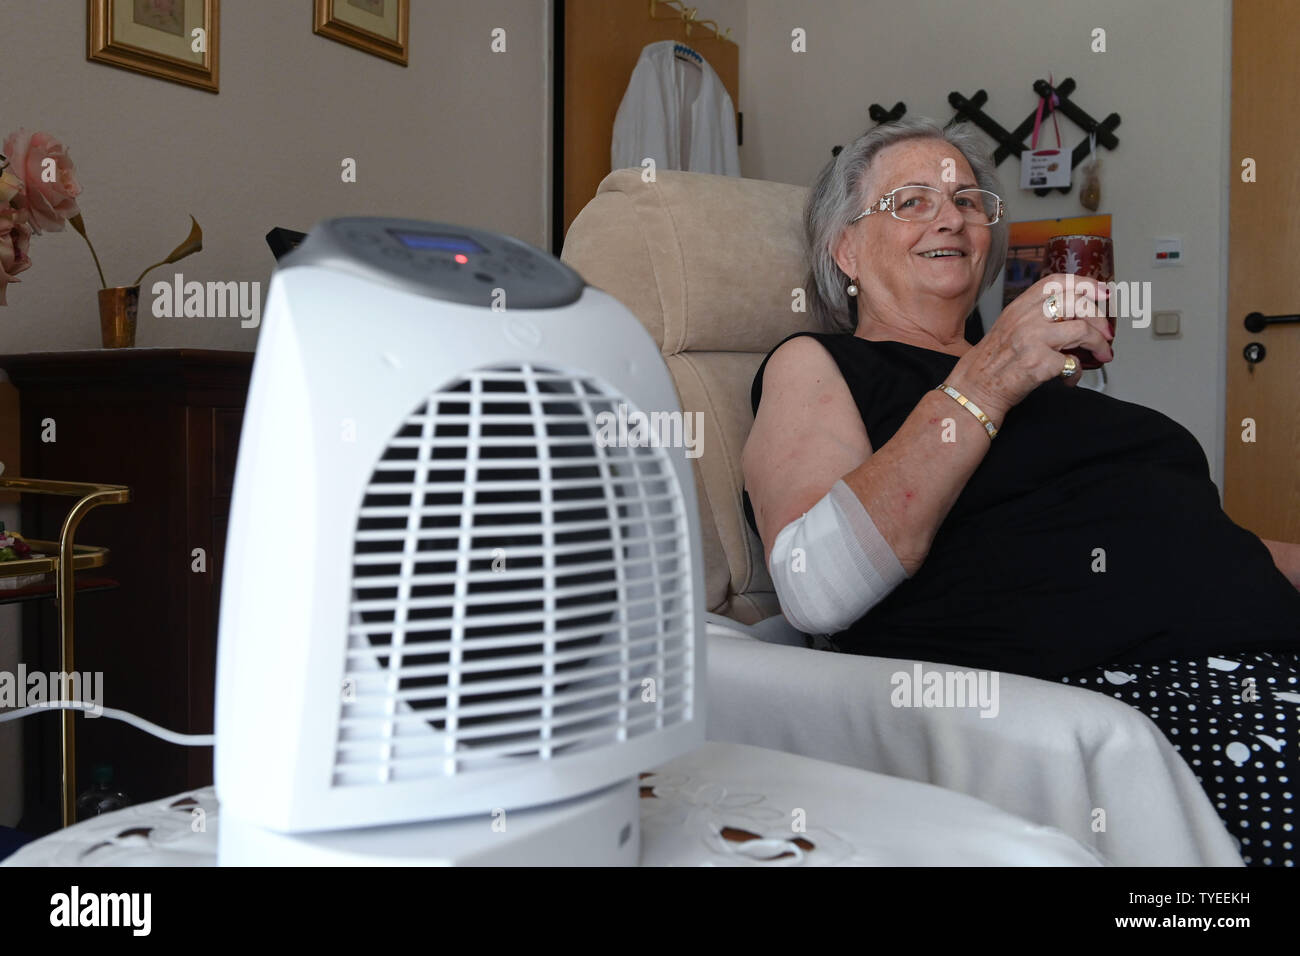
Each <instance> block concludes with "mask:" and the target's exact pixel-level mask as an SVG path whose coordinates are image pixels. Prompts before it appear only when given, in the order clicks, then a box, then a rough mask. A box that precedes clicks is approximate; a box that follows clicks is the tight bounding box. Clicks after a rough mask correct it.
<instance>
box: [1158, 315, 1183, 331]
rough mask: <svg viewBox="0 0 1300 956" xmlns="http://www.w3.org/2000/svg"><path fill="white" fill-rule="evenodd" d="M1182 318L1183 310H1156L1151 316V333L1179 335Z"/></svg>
mask: <svg viewBox="0 0 1300 956" xmlns="http://www.w3.org/2000/svg"><path fill="white" fill-rule="evenodd" d="M1182 318H1183V313H1181V312H1156V313H1155V314H1154V315H1152V316H1151V334H1152V335H1177V334H1178V330H1179V327H1180V326H1181V323H1182Z"/></svg>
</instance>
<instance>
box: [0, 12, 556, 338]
mask: <svg viewBox="0 0 1300 956" xmlns="http://www.w3.org/2000/svg"><path fill="white" fill-rule="evenodd" d="M311 9H312V5H311V4H310V3H307V2H293V0H274V2H266V0H226V2H225V3H223V4H222V5H221V48H220V58H221V63H220V82H221V92H220V93H219V94H217V95H215V96H214V95H213V94H211V93H206V92H203V91H201V90H196V89H191V88H189V87H185V86H180V85H177V84H174V83H167V82H164V81H162V80H157V79H153V78H152V77H146V76H143V75H141V74H137V73H130V72H127V71H125V70H120V69H116V68H114V67H110V66H105V65H103V64H100V63H91V62H89V61H87V59H86V5H85V4H84V3H74V2H69V0H60V2H58V3H51V2H46V0H5V2H4V3H3V4H0V63H2V64H3V76H4V94H3V108H2V109H0V137H2V136H5V135H8V133H9V132H10V131H12V130H13V129H15V128H17V127H19V126H26V127H27V128H28V129H41V130H47V131H49V132H51V133H52V134H54V135H55V136H57V137H59V138H60V139H61V140H63V141H64V143H66V144H67V146H68V148H69V150H70V152H71V155H72V159H73V162H74V163H75V164H76V166H77V172H78V175H79V178H80V181H81V185H82V187H83V190H84V192H83V193H82V195H81V198H80V200H79V201H80V204H81V209H82V213H83V215H84V217H85V221H86V225H87V228H88V230H89V231H90V235H91V238H92V239H93V240H94V241H95V246H96V249H97V250H98V252H99V256H100V259H101V261H102V262H103V265H104V272H105V276H106V277H107V279H108V283H109V284H110V285H125V284H127V283H129V282H131V281H133V280H134V279H135V277H136V276H137V275H138V274H139V272H140V270H142V269H143V268H144V267H145V266H146V265H148V264H150V263H151V262H156V261H157V260H158V259H161V258H162V257H163V256H164V255H166V254H167V252H169V251H170V250H171V248H172V247H173V246H175V245H176V244H177V243H178V242H180V241H181V240H182V239H183V238H184V237H185V235H186V233H187V232H188V229H189V218H188V215H187V214H188V213H193V214H194V216H195V217H196V218H197V219H198V221H199V223H200V225H202V227H203V230H204V236H205V239H204V249H203V252H201V253H199V254H198V255H195V256H193V257H192V258H190V259H187V260H185V261H183V262H181V263H179V264H178V268H179V269H180V271H182V272H183V273H184V275H185V277H186V279H187V280H188V279H197V280H199V281H207V280H221V281H229V280H236V281H260V282H262V283H263V288H262V293H263V295H265V291H266V290H265V282H266V280H267V278H268V276H269V274H270V271H271V266H272V264H273V259H272V257H271V254H270V252H269V250H268V249H267V247H266V243H265V242H264V241H263V240H262V236H263V235H264V234H265V233H266V231H267V230H268V229H270V228H271V227H272V226H287V227H290V228H298V229H302V230H306V229H308V228H310V227H311V225H312V224H313V223H314V222H315V221H316V220H318V219H320V218H323V217H326V216H335V215H357V214H372V215H404V216H413V217H416V218H427V219H442V220H446V221H450V222H458V223H465V224H470V225H475V226H481V227H485V228H489V229H497V230H500V231H503V232H507V233H510V234H512V235H515V236H518V237H519V238H521V239H524V240H525V241H527V242H531V243H533V244H535V245H538V246H541V247H542V248H547V247H549V230H550V212H549V205H550V193H549V188H548V186H547V184H548V183H549V171H548V168H547V155H548V153H549V137H550V116H549V111H550V95H549V83H550V80H549V74H550V66H549V53H548V46H549V36H550V4H549V0H474V2H472V3H471V2H465V0H415V2H413V3H412V4H411V16H410V27H411V52H410V65H409V66H407V67H405V68H403V67H401V66H398V65H396V64H393V63H389V62H388V61H386V60H382V59H379V58H378V57H374V56H370V55H368V54H365V53H362V52H360V51H358V50H355V49H353V48H351V47H348V46H344V45H342V44H340V43H336V42H335V41H333V40H328V39H326V38H324V37H319V36H316V35H315V34H313V33H312V31H311V18H312V13H311ZM494 27H502V28H504V29H505V30H506V39H507V47H506V52H505V53H492V52H491V51H490V49H489V41H490V36H489V33H490V31H491V30H492V29H493V28H494ZM344 157H352V158H355V159H356V160H357V164H358V179H357V182H356V183H348V184H345V183H343V182H341V180H340V165H339V164H340V162H341V161H342V159H343V158H344ZM31 256H32V261H33V265H32V268H31V269H29V270H28V271H27V272H26V273H24V274H23V275H22V276H21V279H22V282H21V284H20V285H13V286H10V288H9V290H8V299H9V303H10V305H9V307H8V308H0V354H3V353H5V352H24V351H40V350H52V351H54V350H64V349H76V348H98V347H99V326H98V318H97V315H98V313H97V311H96V309H97V307H96V304H95V303H96V300H95V291H96V289H97V287H98V279H97V276H96V273H95V268H94V264H93V263H92V261H91V259H90V254H89V253H88V252H87V250H86V247H85V243H83V242H82V240H81V238H80V237H79V236H77V235H76V234H75V233H74V232H72V231H71V229H67V230H65V231H64V232H62V233H47V234H46V235H44V236H41V237H39V238H36V239H34V241H33V242H32V246H31ZM175 268H176V267H164V268H162V269H160V270H158V271H157V272H155V273H151V275H150V277H149V279H147V280H146V284H148V282H149V281H152V280H157V279H158V278H166V277H169V276H170V275H171V274H173V273H174V271H175ZM146 291H147V290H146ZM141 312H142V314H141V317H140V323H139V327H138V332H137V344H138V345H140V346H172V347H175V346H186V347H192V348H227V349H245V350H251V349H253V348H254V347H255V345H256V342H257V331H256V330H255V329H243V328H241V327H240V323H239V320H238V319H192V318H191V319H156V318H153V317H152V316H151V315H146V314H144V309H142V310H141Z"/></svg>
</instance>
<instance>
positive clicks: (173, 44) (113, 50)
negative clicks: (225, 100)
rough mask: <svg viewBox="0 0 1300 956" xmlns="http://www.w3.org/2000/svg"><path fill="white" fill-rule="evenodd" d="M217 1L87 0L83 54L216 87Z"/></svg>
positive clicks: (189, 83)
mask: <svg viewBox="0 0 1300 956" xmlns="http://www.w3.org/2000/svg"><path fill="white" fill-rule="evenodd" d="M220 2H221V0H87V17H88V22H87V26H86V59H88V60H95V61H97V62H99V63H108V64H111V65H112V66H119V67H121V68H122V69H124V70H134V71H135V72H137V73H145V74H147V75H149V76H156V77H158V78H159V79H162V80H171V81H172V82H173V83H184V84H185V85H187V86H195V87H198V88H199V89H201V90H207V91H208V92H210V93H215V92H217V61H218V57H217V49H218V46H219V40H220V32H221V30H220V24H219V21H220V11H219V6H220Z"/></svg>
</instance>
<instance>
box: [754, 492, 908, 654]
mask: <svg viewBox="0 0 1300 956" xmlns="http://www.w3.org/2000/svg"><path fill="white" fill-rule="evenodd" d="M767 569H768V571H769V572H770V573H771V575H772V583H773V584H774V585H775V586H776V596H777V600H778V601H780V604H781V613H783V614H784V615H785V617H786V620H788V621H789V622H790V623H791V624H793V625H794V626H795V627H797V628H798V629H799V630H801V631H803V632H804V633H805V634H834V633H836V632H837V631H842V630H844V629H845V628H846V627H848V626H849V625H850V624H852V623H853V622H854V621H856V620H857V619H858V618H860V617H862V615H864V614H866V613H867V611H869V610H871V608H873V607H875V605H876V604H878V603H879V602H880V601H882V600H884V598H885V596H886V595H887V594H889V592H890V591H892V590H894V588H896V587H898V585H900V584H901V583H903V581H905V580H906V579H907V573H906V572H905V571H904V570H903V565H902V564H901V563H900V562H899V560H898V556H897V555H896V554H894V551H893V549H892V548H890V546H889V542H887V541H886V540H885V538H884V536H883V535H882V534H881V533H880V531H879V529H877V528H876V523H875V522H874V521H872V520H871V515H869V514H868V513H867V509H866V508H865V507H864V506H863V504H862V502H861V501H860V500H859V499H858V496H857V495H855V494H854V493H853V491H852V489H850V488H849V486H848V485H847V484H845V483H844V480H843V479H842V478H841V479H840V480H839V481H837V482H835V484H834V485H832V486H831V490H830V491H828V492H827V493H826V494H825V495H823V496H822V497H821V498H820V499H818V501H817V503H816V504H815V505H813V506H812V507H811V508H810V509H808V511H807V512H805V513H804V514H803V516H802V517H799V518H796V519H795V520H794V521H791V522H790V523H789V524H787V525H786V526H785V527H784V528H782V529H781V531H780V533H779V534H778V535H777V536H776V542H775V543H774V544H773V545H772V554H771V557H769V559H768V564H767Z"/></svg>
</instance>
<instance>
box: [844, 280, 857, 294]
mask: <svg viewBox="0 0 1300 956" xmlns="http://www.w3.org/2000/svg"><path fill="white" fill-rule="evenodd" d="M844 291H845V292H847V293H848V294H849V295H857V294H858V284H857V282H856V281H854V282H850V283H849V287H848V288H847V289H845V290H844Z"/></svg>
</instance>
